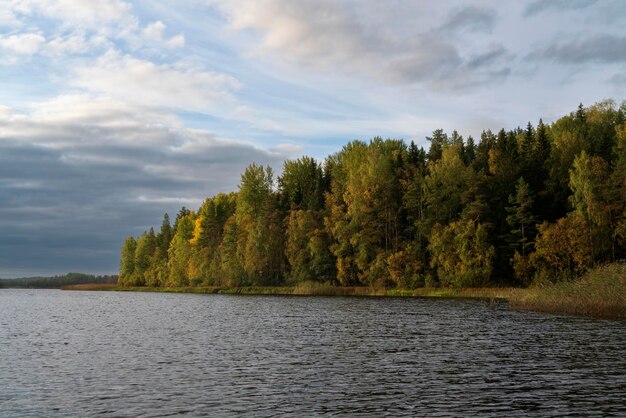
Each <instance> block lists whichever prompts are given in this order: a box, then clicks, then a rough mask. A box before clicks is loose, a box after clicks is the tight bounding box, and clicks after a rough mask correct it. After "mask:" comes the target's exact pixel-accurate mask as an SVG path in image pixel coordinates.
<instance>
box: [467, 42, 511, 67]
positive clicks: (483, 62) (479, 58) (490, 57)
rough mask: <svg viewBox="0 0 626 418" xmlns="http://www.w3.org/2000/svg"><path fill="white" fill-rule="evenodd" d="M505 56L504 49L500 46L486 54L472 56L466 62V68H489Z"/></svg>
mask: <svg viewBox="0 0 626 418" xmlns="http://www.w3.org/2000/svg"><path fill="white" fill-rule="evenodd" d="M506 54H507V51H506V49H505V48H504V47H503V46H502V45H497V46H495V47H493V48H492V49H490V50H489V51H487V52H484V53H481V54H477V55H474V56H472V57H470V59H469V60H468V61H467V67H468V68H481V67H486V66H490V65H491V64H493V63H495V62H497V61H498V60H499V59H500V58H503V57H504V56H505V55H506Z"/></svg>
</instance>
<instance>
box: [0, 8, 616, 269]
mask: <svg viewBox="0 0 626 418" xmlns="http://www.w3.org/2000/svg"><path fill="white" fill-rule="evenodd" d="M625 28H626V3H625V2H624V1H623V0H597V1H596V0H545V1H543V0H542V1H535V0H532V1H515V2H512V1H506V2H503V1H452V0H450V1H448V0H436V1H426V0H424V1H405V0H388V1H384V2H381V1H377V0H343V1H339V0H298V1H293V0H188V1H182V0H181V1H166V0H137V1H124V0H94V1H84V0H0V277H5V278H6V277H22V276H32V275H52V274H64V273H67V272H70V271H74V272H76V271H78V272H87V273H94V274H112V273H116V272H117V271H118V268H119V251H120V247H121V244H122V242H123V240H124V239H125V238H126V237H127V236H128V235H131V234H132V235H139V234H141V233H142V232H143V231H144V230H146V229H149V228H150V227H151V226H154V227H155V228H157V229H158V227H159V226H160V224H161V220H162V217H163V214H164V213H165V212H168V213H169V214H170V216H171V217H172V218H174V217H175V215H176V213H177V211H178V209H179V208H180V207H181V206H183V205H184V206H187V207H189V208H191V209H196V208H198V207H199V205H200V204H201V202H202V200H203V199H204V198H205V197H208V196H211V195H214V194H216V193H219V192H230V191H235V190H236V189H237V185H238V183H239V178H240V177H239V176H240V173H241V172H242V171H243V170H244V168H245V167H246V166H247V165H248V164H250V163H252V162H256V163H259V164H269V165H271V166H272V167H273V168H274V170H275V172H278V173H280V169H281V167H282V164H283V161H284V160H285V159H293V158H298V157H299V156H301V155H310V156H313V157H315V158H318V159H323V158H324V157H326V156H327V155H329V154H332V153H334V152H337V151H339V150H340V149H341V147H342V146H343V145H344V144H346V143H347V142H348V141H351V140H354V139H362V140H369V139H371V138H373V137H375V136H381V137H384V138H387V137H389V138H402V139H405V140H406V141H411V140H412V141H415V142H416V143H417V144H418V145H423V146H425V147H427V145H428V143H427V140H426V137H427V136H428V135H429V134H430V133H431V132H432V131H433V130H435V129H439V128H441V129H444V130H445V131H446V132H451V131H452V130H453V129H456V130H457V131H458V132H459V133H460V134H462V135H464V136H466V137H467V135H473V136H474V137H478V136H479V135H480V133H481V131H482V130H484V129H492V130H499V129H500V128H505V129H513V128H515V127H517V126H525V125H526V123H527V122H528V121H531V122H532V123H533V124H535V123H536V122H537V121H538V120H539V118H543V120H544V121H545V122H552V121H554V120H556V119H557V118H558V117H559V116H561V115H564V114H567V113H569V112H571V111H573V110H575V109H576V107H577V106H578V104H579V103H581V102H582V103H583V104H585V105H591V104H593V103H595V102H597V101H600V100H603V99H606V98H613V99H615V100H617V101H618V102H621V100H623V99H625V98H626V29H625Z"/></svg>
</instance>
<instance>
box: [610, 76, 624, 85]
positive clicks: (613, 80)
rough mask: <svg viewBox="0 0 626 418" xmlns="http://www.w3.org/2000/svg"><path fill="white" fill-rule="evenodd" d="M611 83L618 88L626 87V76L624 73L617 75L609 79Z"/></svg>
mask: <svg viewBox="0 0 626 418" xmlns="http://www.w3.org/2000/svg"><path fill="white" fill-rule="evenodd" d="M609 82H610V83H612V84H614V85H616V86H620V87H626V75H625V74H624V73H619V74H615V75H613V77H611V78H610V79H609Z"/></svg>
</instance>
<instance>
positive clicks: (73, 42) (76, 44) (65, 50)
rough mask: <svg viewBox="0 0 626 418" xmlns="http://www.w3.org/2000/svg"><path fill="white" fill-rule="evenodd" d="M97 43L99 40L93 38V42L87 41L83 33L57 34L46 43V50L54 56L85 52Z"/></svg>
mask: <svg viewBox="0 0 626 418" xmlns="http://www.w3.org/2000/svg"><path fill="white" fill-rule="evenodd" d="M97 43H98V41H97V40H93V42H89V41H87V40H86V39H85V36H84V35H82V34H76V33H75V34H71V35H69V36H57V37H56V38H53V39H51V40H50V41H49V42H48V43H47V44H46V46H45V52H46V53H47V54H49V55H53V56H64V55H66V54H79V53H85V52H87V51H89V50H90V49H91V48H93V47H94V46H95V45H96V44H97Z"/></svg>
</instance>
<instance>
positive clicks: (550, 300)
mask: <svg viewBox="0 0 626 418" xmlns="http://www.w3.org/2000/svg"><path fill="white" fill-rule="evenodd" d="M625 267H626V265H625V264H624V263H617V264H613V265H608V266H602V267H598V268H596V269H594V270H592V271H590V272H588V273H587V274H586V275H585V276H583V277H582V278H581V279H579V280H577V281H573V282H561V283H555V284H551V283H547V284H542V285H537V286H532V287H528V288H517V287H483V288H442V287H423V288H417V289H385V288H374V287H367V286H333V285H329V284H323V283H317V282H305V283H301V284H298V285H296V286H245V287H224V286H197V287H192V286H188V287H147V286H141V287H123V286H117V285H114V284H95V283H94V284H79V285H69V286H63V287H62V288H61V289H62V290H69V291H80V290H83V291H89V290H91V291H113V292H158V293H189V294H219V295H250V296H261V295H266V296H272V295H273V296H344V297H415V298H440V299H479V300H485V301H506V302H508V306H509V309H511V310H515V311H532V312H543V313H552V314H568V315H578V316H586V317H596V318H606V319H623V318H626V295H625V293H626V278H625V276H626V274H624V270H626V269H625Z"/></svg>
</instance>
